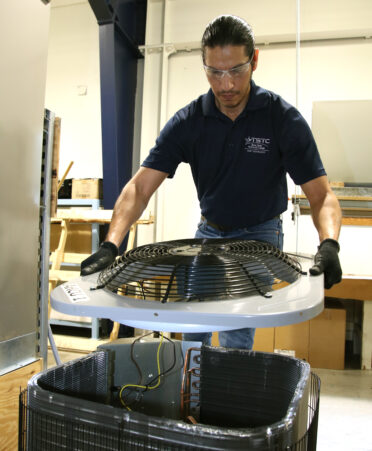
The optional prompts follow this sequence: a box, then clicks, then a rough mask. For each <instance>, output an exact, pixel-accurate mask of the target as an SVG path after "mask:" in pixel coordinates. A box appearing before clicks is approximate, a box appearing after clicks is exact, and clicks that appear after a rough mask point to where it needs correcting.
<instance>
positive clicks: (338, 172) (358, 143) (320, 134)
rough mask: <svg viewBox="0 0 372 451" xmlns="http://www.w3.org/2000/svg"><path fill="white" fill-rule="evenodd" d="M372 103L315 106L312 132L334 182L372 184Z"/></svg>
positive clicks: (327, 103)
mask: <svg viewBox="0 0 372 451" xmlns="http://www.w3.org/2000/svg"><path fill="white" fill-rule="evenodd" d="M371 118H372V100H354V101H353V100H347V101H342V100H340V101H330V102H327V101H323V102H314V103H313V118H312V129H313V133H314V136H315V139H316V141H317V144H318V147H319V152H320V154H321V157H322V160H323V164H324V166H325V168H326V170H327V173H328V177H329V179H330V180H331V181H342V182H353V183H366V182H367V183H371V182H372V171H371V168H372V127H371Z"/></svg>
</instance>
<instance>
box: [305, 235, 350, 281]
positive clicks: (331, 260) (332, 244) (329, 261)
mask: <svg viewBox="0 0 372 451" xmlns="http://www.w3.org/2000/svg"><path fill="white" fill-rule="evenodd" d="M339 250H340V245H339V244H338V242H337V241H336V240H332V239H331V238H327V239H326V240H324V241H322V242H321V243H320V245H319V247H318V252H317V253H316V254H315V258H314V266H313V267H312V268H310V274H311V275H313V276H318V275H319V274H322V273H324V288H326V289H329V288H331V287H332V285H334V284H335V283H339V282H341V279H342V269H341V265H340V260H339V258H338V252H339Z"/></svg>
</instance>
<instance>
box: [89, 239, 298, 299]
mask: <svg viewBox="0 0 372 451" xmlns="http://www.w3.org/2000/svg"><path fill="white" fill-rule="evenodd" d="M300 275H301V265H300V263H299V262H298V260H297V259H296V258H294V257H292V256H289V255H288V254H286V253H284V252H282V251H280V250H279V249H277V248H276V247H275V246H272V245H271V244H269V243H266V242H263V241H249V240H234V239H186V240H175V241H165V242H161V243H154V244H149V245H145V246H140V247H137V248H135V249H133V250H131V251H128V252H127V253H125V254H123V255H122V256H121V257H119V258H118V259H117V260H116V262H115V263H113V264H112V265H111V266H110V267H108V268H106V269H105V270H104V271H102V272H101V273H100V275H99V277H98V286H97V288H106V289H108V290H110V291H112V292H114V293H117V294H119V295H123V296H129V297H134V298H137V299H145V300H151V301H161V302H180V301H184V302H191V301H196V302H198V301H216V300H228V299H234V298H240V297H247V296H253V295H262V296H266V297H270V296H271V295H270V292H271V291H273V290H276V289H279V288H283V287H284V286H286V285H289V284H291V283H293V282H295V281H296V280H297V279H298V278H299V277H300Z"/></svg>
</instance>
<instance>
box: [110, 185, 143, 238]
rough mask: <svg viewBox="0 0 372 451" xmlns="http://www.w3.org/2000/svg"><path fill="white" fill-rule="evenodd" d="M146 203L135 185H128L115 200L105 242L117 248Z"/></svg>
mask: <svg viewBox="0 0 372 451" xmlns="http://www.w3.org/2000/svg"><path fill="white" fill-rule="evenodd" d="M147 203H148V199H147V198H146V196H144V195H143V193H141V192H140V191H139V190H138V188H137V187H136V185H135V184H134V183H128V184H127V185H126V186H125V187H124V189H123V190H122V192H121V194H120V196H119V197H118V199H117V200H116V203H115V206H114V212H113V215H112V220H111V224H110V227H109V231H108V233H107V236H106V241H111V242H112V243H114V244H115V245H116V246H117V247H119V246H120V244H121V243H122V241H123V240H124V238H125V235H126V234H127V233H128V231H129V229H130V227H131V226H132V224H134V223H135V222H136V221H137V220H138V219H139V218H140V217H141V215H142V213H143V211H144V210H145V208H146V206H147Z"/></svg>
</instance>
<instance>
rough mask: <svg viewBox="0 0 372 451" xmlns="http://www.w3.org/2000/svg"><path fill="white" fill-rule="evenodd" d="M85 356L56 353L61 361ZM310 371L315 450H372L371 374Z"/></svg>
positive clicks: (51, 364) (363, 371) (360, 371)
mask: <svg viewBox="0 0 372 451" xmlns="http://www.w3.org/2000/svg"><path fill="white" fill-rule="evenodd" d="M86 354H87V352H84V353H81V352H80V353H79V352H71V351H68V352H67V351H61V350H60V351H59V356H60V358H61V360H62V362H67V361H69V360H73V359H75V358H79V357H81V356H83V355H86ZM54 365H55V361H54V358H53V354H52V353H51V351H49V356H48V367H51V366H54ZM313 371H314V373H316V374H317V375H318V376H319V377H320V379H321V390H320V409H319V424H318V440H317V451H372V371H371V370H343V371H341V370H325V369H313Z"/></svg>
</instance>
